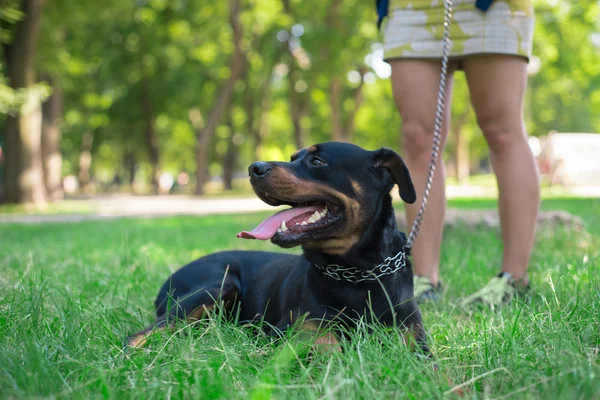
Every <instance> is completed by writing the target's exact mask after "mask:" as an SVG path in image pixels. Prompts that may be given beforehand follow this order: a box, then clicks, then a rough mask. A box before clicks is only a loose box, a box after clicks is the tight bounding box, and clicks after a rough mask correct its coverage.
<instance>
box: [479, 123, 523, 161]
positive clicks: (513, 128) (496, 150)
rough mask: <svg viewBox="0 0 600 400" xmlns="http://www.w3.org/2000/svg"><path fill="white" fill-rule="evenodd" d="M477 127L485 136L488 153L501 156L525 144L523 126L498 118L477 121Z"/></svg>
mask: <svg viewBox="0 0 600 400" xmlns="http://www.w3.org/2000/svg"><path fill="white" fill-rule="evenodd" d="M478 122H479V127H480V128H481V131H482V132H483V135H484V136H485V139H486V141H487V143H488V147H489V148H490V152H491V153H493V154H496V155H502V154H505V153H506V152H509V151H511V150H512V149H513V148H514V147H515V146H521V145H523V144H524V143H526V136H525V131H524V126H523V125H522V124H520V123H517V122H515V123H510V122H509V121H507V120H500V119H498V118H488V119H481V118H480V119H479V120H478Z"/></svg>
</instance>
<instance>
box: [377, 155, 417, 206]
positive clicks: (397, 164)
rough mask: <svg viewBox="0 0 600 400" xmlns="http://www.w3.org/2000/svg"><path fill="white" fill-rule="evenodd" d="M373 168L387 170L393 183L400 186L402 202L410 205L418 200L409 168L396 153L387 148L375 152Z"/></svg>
mask: <svg viewBox="0 0 600 400" xmlns="http://www.w3.org/2000/svg"><path fill="white" fill-rule="evenodd" d="M373 166H374V167H375V169H379V168H384V169H386V170H387V172H388V173H389V175H390V176H391V179H392V181H393V182H394V183H396V184H397V185H398V188H399V189H400V197H401V198H402V200H404V201H405V202H406V203H409V204H412V203H414V202H415V201H416V200H417V194H416V193H415V187H414V186H413V183H412V180H411V179H410V174H409V172H408V168H406V164H404V161H403V160H402V158H401V157H400V156H399V155H398V154H397V153H396V152H395V151H393V150H390V149H386V148H381V149H379V150H377V151H375V156H374V158H373Z"/></svg>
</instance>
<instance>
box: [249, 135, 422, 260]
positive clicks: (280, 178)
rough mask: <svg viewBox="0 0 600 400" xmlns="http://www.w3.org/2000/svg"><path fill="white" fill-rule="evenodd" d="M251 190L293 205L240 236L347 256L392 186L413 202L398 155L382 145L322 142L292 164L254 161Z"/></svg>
mask: <svg viewBox="0 0 600 400" xmlns="http://www.w3.org/2000/svg"><path fill="white" fill-rule="evenodd" d="M248 170H249V174H250V181H251V183H252V187H253V189H254V192H255V193H256V194H257V195H258V197H260V199H261V200H263V201H264V202H265V203H267V204H270V205H272V206H279V205H290V206H291V208H290V209H287V210H284V211H281V212H279V213H277V214H275V215H273V216H271V217H270V218H267V219H266V220H265V221H263V222H262V223H261V224H260V225H258V226H257V227H256V228H255V229H254V230H253V231H251V232H246V231H245V232H241V233H239V234H238V237H242V238H247V239H262V240H269V239H270V240H271V241H272V242H273V243H274V244H277V245H279V246H281V247H294V246H298V245H303V246H304V247H305V248H309V249H319V250H320V251H323V252H325V253H329V254H338V255H341V254H345V253H346V252H347V251H348V250H349V249H350V248H351V247H352V246H353V245H354V244H356V243H358V242H359V240H360V239H361V235H362V234H363V233H364V232H366V231H367V230H368V228H369V227H370V225H371V223H372V222H374V221H373V219H374V218H375V216H376V215H378V212H379V211H380V210H381V208H382V207H383V206H384V202H387V203H389V202H390V197H389V192H390V190H391V189H392V188H393V186H394V184H397V185H398V187H399V189H400V197H401V198H402V200H404V201H405V202H407V203H414V202H415V200H416V194H415V189H414V186H413V184H412V181H411V178H410V174H409V172H408V169H407V168H406V165H405V164H404V162H403V161H402V158H400V156H399V155H398V154H396V153H395V152H394V151H392V150H389V149H386V148H381V149H379V150H376V151H367V150H365V149H362V148H360V147H358V146H355V145H352V144H349V143H334V142H330V143H322V144H317V145H314V146H311V147H308V148H305V149H301V150H299V151H297V152H296V153H294V154H293V155H292V157H291V160H290V162H256V163H254V164H252V165H250V167H249V169H248Z"/></svg>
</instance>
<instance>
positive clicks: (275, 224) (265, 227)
mask: <svg viewBox="0 0 600 400" xmlns="http://www.w3.org/2000/svg"><path fill="white" fill-rule="evenodd" d="M319 209H320V207H293V208H290V209H287V210H283V211H280V212H278V213H277V214H275V215H272V216H270V217H269V218H267V219H265V220H264V221H263V222H261V223H260V224H259V225H258V226H257V227H256V228H254V229H253V230H252V231H251V232H248V231H242V232H240V233H238V234H237V237H238V238H242V239H259V240H269V239H271V238H272V237H273V236H275V234H276V233H277V228H279V227H281V223H282V222H284V221H286V222H287V221H289V220H291V219H293V218H295V217H297V216H299V215H302V214H307V213H311V214H312V213H314V212H315V211H319Z"/></svg>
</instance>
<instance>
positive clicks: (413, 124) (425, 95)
mask: <svg viewBox="0 0 600 400" xmlns="http://www.w3.org/2000/svg"><path fill="white" fill-rule="evenodd" d="M390 64H391V66H392V90H393V92H394V100H395V102H396V107H397V108H398V112H399V113H400V116H401V117H402V133H403V140H404V154H403V158H404V160H405V161H406V164H407V166H408V169H409V172H410V175H411V177H412V181H413V183H414V185H415V189H416V191H417V201H416V202H415V203H414V204H406V205H405V209H406V221H407V226H406V230H407V231H408V230H410V228H411V226H412V224H413V221H414V220H415V218H416V215H417V213H418V211H419V207H420V205H421V201H422V199H423V191H424V190H425V182H426V180H427V175H428V172H429V163H430V159H431V146H432V145H433V129H434V119H435V110H436V106H437V94H438V88H439V84H440V71H441V65H440V62H439V61H426V60H405V59H403V60H392V61H391V62H390ZM455 69H456V68H455V65H454V64H453V63H451V64H450V68H449V77H448V79H447V81H446V109H445V110H446V112H445V115H444V124H443V126H442V144H441V147H440V156H439V158H438V163H437V166H436V171H435V178H434V180H433V184H432V188H431V192H430V194H429V198H428V206H427V211H426V212H425V217H424V218H423V222H422V224H421V229H420V232H419V236H418V238H417V239H416V241H415V243H414V245H413V248H412V255H413V268H414V272H415V275H421V276H425V277H427V278H429V279H430V280H431V282H432V283H433V284H434V285H435V286H437V285H438V283H439V265H440V246H441V243H442V233H443V229H444V216H445V211H446V194H445V176H444V175H445V171H444V163H443V160H442V153H443V151H442V149H443V144H444V143H445V141H446V137H447V136H448V124H449V120H450V118H449V116H450V100H451V94H452V73H453V71H454V70H455ZM407 234H408V232H407Z"/></svg>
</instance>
